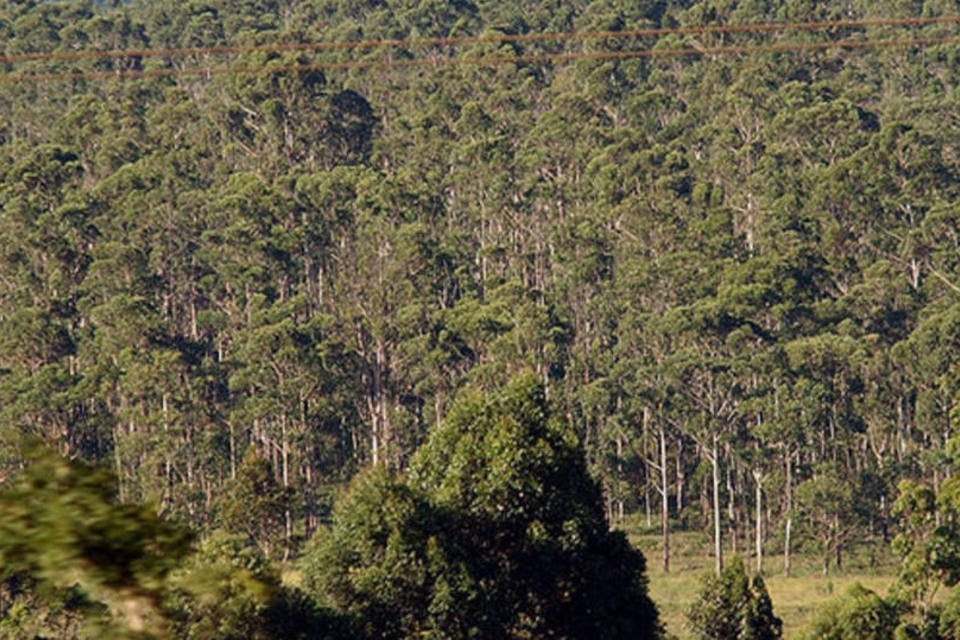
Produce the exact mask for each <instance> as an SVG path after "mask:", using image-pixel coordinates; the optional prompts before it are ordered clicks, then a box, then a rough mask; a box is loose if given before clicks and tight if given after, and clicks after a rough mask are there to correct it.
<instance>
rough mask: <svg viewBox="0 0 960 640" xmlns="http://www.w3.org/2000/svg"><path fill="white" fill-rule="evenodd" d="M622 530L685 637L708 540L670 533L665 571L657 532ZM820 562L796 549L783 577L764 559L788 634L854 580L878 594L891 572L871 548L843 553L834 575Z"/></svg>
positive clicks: (707, 563)
mask: <svg viewBox="0 0 960 640" xmlns="http://www.w3.org/2000/svg"><path fill="white" fill-rule="evenodd" d="M627 534H628V536H629V538H630V540H631V542H633V543H634V544H635V545H636V546H637V547H639V548H640V549H642V550H643V552H644V554H645V555H646V556H647V575H648V576H649V578H650V595H651V597H652V598H653V600H654V602H656V603H657V606H658V607H659V609H660V616H661V619H662V620H663V621H664V623H665V624H666V627H667V631H669V632H670V633H671V634H673V635H674V636H676V637H677V638H678V639H679V640H688V639H689V638H690V634H689V633H688V632H687V630H686V628H685V621H686V618H685V613H686V611H687V610H688V609H689V608H690V606H691V605H692V604H693V602H694V600H695V599H696V597H697V593H698V592H699V591H700V580H701V578H702V576H703V575H704V574H705V573H707V572H709V571H712V570H713V559H712V558H711V557H710V556H708V555H707V551H706V550H707V549H708V548H709V540H708V539H707V537H706V536H704V535H703V534H701V533H699V532H678V533H675V534H672V535H671V538H670V546H671V549H672V554H671V566H670V573H666V574H665V573H664V572H663V569H662V568H661V566H660V557H661V547H660V538H659V536H658V535H656V534H652V533H649V532H641V531H638V530H636V529H633V528H627ZM820 562H821V560H820V558H819V557H818V556H816V555H814V554H812V553H809V552H808V553H798V554H795V555H794V557H793V571H792V575H791V576H790V577H789V578H787V577H785V576H783V574H782V569H783V559H782V557H780V556H768V557H767V558H766V559H765V561H764V573H765V574H766V575H765V576H764V580H765V581H766V584H767V589H768V591H769V592H770V598H771V599H772V600H773V607H774V612H775V613H776V614H777V616H779V617H780V618H781V619H782V620H783V627H784V638H786V639H787V640H797V639H802V638H803V637H804V635H805V633H806V631H807V629H808V627H809V625H810V623H811V622H812V621H813V619H814V618H815V617H816V613H817V611H818V610H819V608H820V607H822V606H823V605H824V604H826V603H827V602H829V601H830V600H832V599H833V598H836V597H838V596H840V595H842V594H843V593H844V592H845V591H846V590H847V589H848V588H850V586H852V585H853V584H855V583H857V582H859V583H860V584H862V585H863V586H865V587H866V588H868V589H872V590H874V591H876V592H877V593H880V594H881V595H882V594H885V593H886V591H887V589H888V587H889V586H890V584H891V583H892V582H893V575H894V573H895V565H894V564H893V562H892V560H891V559H890V558H889V556H886V555H884V556H882V557H878V556H877V555H876V553H875V549H873V550H871V549H870V548H863V549H860V550H857V551H854V552H852V553H850V554H848V557H847V558H845V562H846V568H845V570H844V571H843V572H841V573H839V574H836V575H833V574H831V575H828V576H824V575H822V573H821V569H820Z"/></svg>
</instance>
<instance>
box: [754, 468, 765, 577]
mask: <svg viewBox="0 0 960 640" xmlns="http://www.w3.org/2000/svg"><path fill="white" fill-rule="evenodd" d="M753 480H754V483H755V488H756V503H757V505H756V506H757V516H756V517H757V522H756V525H757V527H756V533H755V534H754V537H755V538H756V545H757V548H756V551H757V575H761V574H763V476H762V475H761V473H760V471H759V470H754V472H753Z"/></svg>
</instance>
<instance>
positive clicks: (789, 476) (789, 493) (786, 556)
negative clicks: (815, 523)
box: [783, 450, 793, 577]
mask: <svg viewBox="0 0 960 640" xmlns="http://www.w3.org/2000/svg"><path fill="white" fill-rule="evenodd" d="M791 457H792V454H791V452H790V451H789V450H788V451H787V454H786V455H785V456H784V461H785V464H786V470H785V471H786V482H785V483H784V491H785V492H786V501H785V502H786V504H785V505H784V507H785V510H786V512H787V519H786V522H785V523H784V531H783V575H785V576H787V577H789V576H790V544H791V542H792V540H791V539H790V534H791V529H792V526H793V473H792V468H791V465H790V462H791V460H790V458H791Z"/></svg>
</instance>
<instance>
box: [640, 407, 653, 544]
mask: <svg viewBox="0 0 960 640" xmlns="http://www.w3.org/2000/svg"><path fill="white" fill-rule="evenodd" d="M649 425H650V410H649V409H648V408H647V407H644V408H643V434H642V437H643V461H644V464H643V508H644V510H645V512H646V517H647V528H648V529H649V528H650V527H652V526H653V514H652V513H651V511H650V451H649V443H650V441H649V438H648V437H647V436H648V433H649Z"/></svg>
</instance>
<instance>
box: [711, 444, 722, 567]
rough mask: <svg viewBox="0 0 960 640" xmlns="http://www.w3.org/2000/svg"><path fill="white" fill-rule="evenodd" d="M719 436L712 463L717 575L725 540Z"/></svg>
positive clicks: (713, 450)
mask: <svg viewBox="0 0 960 640" xmlns="http://www.w3.org/2000/svg"><path fill="white" fill-rule="evenodd" d="M718 440H719V436H718V435H717V434H713V446H712V447H711V455H710V463H711V465H712V467H713V554H714V560H715V565H716V570H717V575H720V572H721V571H723V540H722V537H721V532H720V452H719V450H718V446H717V443H718Z"/></svg>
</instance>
